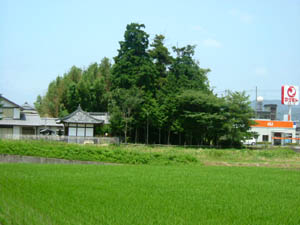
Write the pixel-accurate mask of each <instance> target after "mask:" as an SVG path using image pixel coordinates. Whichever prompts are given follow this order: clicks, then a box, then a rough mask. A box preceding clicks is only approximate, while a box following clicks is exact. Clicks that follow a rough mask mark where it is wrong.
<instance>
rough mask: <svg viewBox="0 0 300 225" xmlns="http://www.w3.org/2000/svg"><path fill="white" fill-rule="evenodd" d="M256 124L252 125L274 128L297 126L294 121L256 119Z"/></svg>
mask: <svg viewBox="0 0 300 225" xmlns="http://www.w3.org/2000/svg"><path fill="white" fill-rule="evenodd" d="M254 121H255V125H252V127H265V128H267V127H273V128H296V125H295V123H294V122H292V121H277V120H276V121H275V120H254Z"/></svg>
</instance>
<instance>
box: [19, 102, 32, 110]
mask: <svg viewBox="0 0 300 225" xmlns="http://www.w3.org/2000/svg"><path fill="white" fill-rule="evenodd" d="M22 108H23V109H24V110H35V108H34V107H33V106H31V105H29V104H28V103H27V102H25V103H24V104H23V105H22Z"/></svg>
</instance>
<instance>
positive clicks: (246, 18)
mask: <svg viewBox="0 0 300 225" xmlns="http://www.w3.org/2000/svg"><path fill="white" fill-rule="evenodd" d="M229 15H231V16H234V17H236V18H238V19H239V20H240V21H241V22H243V23H247V24H250V23H252V22H253V20H254V18H253V16H252V15H251V14H249V13H247V12H242V11H240V10H238V9H231V10H230V11H229Z"/></svg>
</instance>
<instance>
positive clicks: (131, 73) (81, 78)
mask: <svg viewBox="0 0 300 225" xmlns="http://www.w3.org/2000/svg"><path fill="white" fill-rule="evenodd" d="M144 28H145V26H144V25H143V24H136V23H132V24H129V25H127V27H126V31H125V34H124V40H123V41H120V49H119V50H118V55H117V56H116V57H115V58H114V64H111V62H110V60H109V59H108V58H103V59H102V61H101V63H100V64H97V63H94V64H91V65H90V66H89V67H88V68H87V69H80V68H77V67H75V66H73V67H72V68H71V69H70V71H69V72H68V73H66V74H64V75H63V76H62V77H60V76H58V77H57V78H56V80H55V81H52V82H51V83H50V84H49V87H48V91H47V93H46V95H45V96H43V97H41V96H38V97H37V100H36V102H35V107H36V108H37V110H38V111H39V113H41V114H42V115H48V116H52V117H62V116H65V115H67V114H69V113H71V112H73V111H74V110H75V109H76V108H77V106H78V105H79V104H80V105H81V107H82V108H83V109H84V110H86V111H89V112H106V111H108V112H109V113H110V116H111V118H110V125H109V127H108V128H106V129H108V131H109V133H110V134H111V135H117V136H120V137H122V138H123V140H124V142H135V143H147V144H148V143H149V144H151V143H156V144H179V145H183V144H186V145H194V144H199V145H222V146H236V145H239V143H240V141H241V140H242V139H243V138H245V137H248V136H250V135H251V134H250V133H249V132H248V130H249V128H250V118H251V117H252V116H253V112H252V110H251V107H250V102H249V100H248V97H247V96H246V95H245V93H240V92H230V91H228V92H227V94H226V95H225V97H218V96H217V95H215V94H214V93H213V90H212V88H211V87H210V86H209V82H208V78H207V74H208V72H209V71H210V70H209V69H203V68H200V66H199V63H198V62H197V61H195V59H194V58H193V56H194V53H195V46H191V45H187V46H185V47H182V48H178V47H173V48H172V51H173V55H174V56H172V54H171V53H170V51H169V49H168V48H167V47H166V46H165V45H164V39H165V37H164V36H163V35H156V36H155V37H154V40H153V42H152V43H149V35H148V34H147V33H146V32H145V31H144ZM106 131H107V130H106ZM99 132H100V134H101V130H100V131H99Z"/></svg>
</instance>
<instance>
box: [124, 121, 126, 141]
mask: <svg viewBox="0 0 300 225" xmlns="http://www.w3.org/2000/svg"><path fill="white" fill-rule="evenodd" d="M124 135H125V144H127V122H125V131H124Z"/></svg>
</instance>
